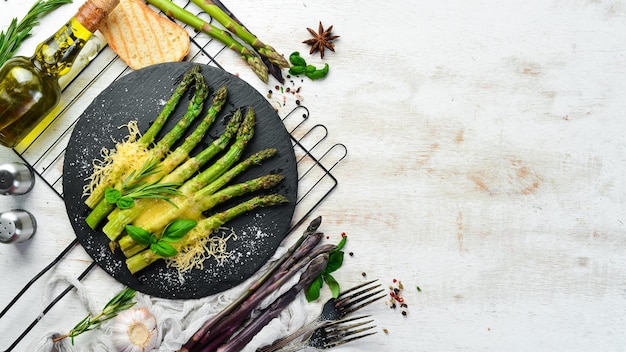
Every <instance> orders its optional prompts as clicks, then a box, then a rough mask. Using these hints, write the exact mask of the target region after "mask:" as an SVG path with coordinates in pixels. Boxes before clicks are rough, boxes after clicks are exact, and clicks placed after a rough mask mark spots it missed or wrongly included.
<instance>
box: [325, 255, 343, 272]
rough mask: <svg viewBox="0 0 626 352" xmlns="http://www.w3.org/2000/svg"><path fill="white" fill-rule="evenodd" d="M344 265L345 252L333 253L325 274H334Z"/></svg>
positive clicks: (329, 258)
mask: <svg viewBox="0 0 626 352" xmlns="http://www.w3.org/2000/svg"><path fill="white" fill-rule="evenodd" d="M342 264H343V252H342V251H337V252H331V253H330V254H329V257H328V264H327V265H326V269H324V273H325V274H329V273H332V272H333V271H336V270H337V269H339V268H341V265H342Z"/></svg>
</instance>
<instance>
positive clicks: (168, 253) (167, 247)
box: [150, 241, 178, 258]
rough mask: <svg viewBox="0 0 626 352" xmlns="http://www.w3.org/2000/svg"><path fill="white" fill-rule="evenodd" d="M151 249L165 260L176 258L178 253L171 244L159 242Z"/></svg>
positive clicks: (151, 246)
mask: <svg viewBox="0 0 626 352" xmlns="http://www.w3.org/2000/svg"><path fill="white" fill-rule="evenodd" d="M150 249H151V250H152V251H153V252H154V253H156V254H158V255H160V256H161V257H163V258H167V257H172V256H175V255H176V253H178V251H177V250H176V248H174V247H172V245H171V244H169V243H167V242H163V241H158V242H157V243H153V244H151V245H150Z"/></svg>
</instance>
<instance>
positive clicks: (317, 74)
mask: <svg viewBox="0 0 626 352" xmlns="http://www.w3.org/2000/svg"><path fill="white" fill-rule="evenodd" d="M328 69H329V66H328V64H327V63H326V64H324V68H322V69H319V70H315V71H309V70H308V69H307V71H306V72H305V73H304V74H305V75H306V76H307V77H309V78H310V79H313V80H315V79H320V78H324V77H326V75H328Z"/></svg>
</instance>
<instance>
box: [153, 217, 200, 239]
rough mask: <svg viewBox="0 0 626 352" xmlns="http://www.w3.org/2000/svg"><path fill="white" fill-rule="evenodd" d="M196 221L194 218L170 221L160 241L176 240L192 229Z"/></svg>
mask: <svg viewBox="0 0 626 352" xmlns="http://www.w3.org/2000/svg"><path fill="white" fill-rule="evenodd" d="M197 223H198V222H197V221H195V220H188V219H180V220H175V221H173V222H171V223H170V224H169V225H167V227H166V228H165V230H163V234H162V235H161V241H165V242H176V241H178V240H180V239H181V238H183V237H185V235H186V234H187V232H189V231H190V230H191V229H193V228H194V227H195V226H196V224H197Z"/></svg>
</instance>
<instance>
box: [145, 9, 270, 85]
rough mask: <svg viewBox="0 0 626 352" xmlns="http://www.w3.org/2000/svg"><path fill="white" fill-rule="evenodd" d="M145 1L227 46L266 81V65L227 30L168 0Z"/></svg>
mask: <svg viewBox="0 0 626 352" xmlns="http://www.w3.org/2000/svg"><path fill="white" fill-rule="evenodd" d="M147 2H148V3H150V4H151V5H153V6H155V7H157V8H158V9H159V10H161V11H163V12H164V13H165V14H166V15H167V16H169V17H173V18H175V19H177V20H179V21H181V22H183V23H185V24H187V25H189V26H191V27H193V28H195V29H197V30H199V31H202V32H204V33H206V34H208V35H210V36H211V37H213V38H214V39H217V40H219V41H221V42H222V43H224V44H225V45H226V46H227V47H228V48H230V49H232V50H234V51H235V52H237V53H238V54H239V55H241V58H242V59H243V60H244V61H245V62H246V63H248V65H249V66H250V68H251V69H252V71H253V72H254V73H255V74H256V75H257V76H258V77H259V78H260V79H261V81H263V82H265V83H267V80H268V77H267V67H266V66H265V65H264V64H263V62H262V61H261V59H259V57H258V56H256V55H255V54H254V52H252V51H250V50H249V49H248V48H246V47H245V46H244V45H243V44H241V43H239V42H238V41H236V40H235V39H234V38H233V37H232V36H231V35H230V34H228V32H226V31H224V30H222V29H219V28H217V27H215V26H214V25H212V24H210V23H208V22H206V21H204V20H203V19H201V18H200V17H197V16H195V15H194V14H193V13H191V12H189V11H187V10H185V9H183V8H182V7H180V6H178V5H176V4H175V3H173V2H172V1H170V0H147Z"/></svg>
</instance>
